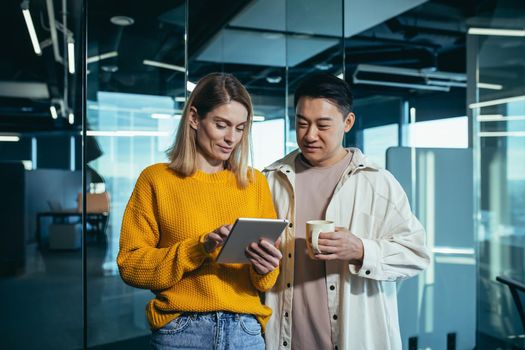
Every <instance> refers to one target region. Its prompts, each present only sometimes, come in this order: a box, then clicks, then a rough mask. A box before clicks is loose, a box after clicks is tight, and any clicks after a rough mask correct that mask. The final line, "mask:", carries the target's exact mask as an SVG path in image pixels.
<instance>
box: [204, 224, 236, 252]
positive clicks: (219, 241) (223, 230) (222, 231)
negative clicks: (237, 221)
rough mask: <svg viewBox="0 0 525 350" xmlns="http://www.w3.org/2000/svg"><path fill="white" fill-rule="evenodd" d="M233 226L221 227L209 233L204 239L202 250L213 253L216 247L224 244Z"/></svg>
mask: <svg viewBox="0 0 525 350" xmlns="http://www.w3.org/2000/svg"><path fill="white" fill-rule="evenodd" d="M232 226H233V225H223V226H221V227H218V228H216V229H215V230H213V232H210V233H208V234H207V235H206V237H205V238H204V249H206V251H207V252H208V253H211V252H213V251H214V250H215V249H217V247H220V246H221V245H223V244H224V241H225V240H226V237H228V235H229V234H230V231H231V229H232Z"/></svg>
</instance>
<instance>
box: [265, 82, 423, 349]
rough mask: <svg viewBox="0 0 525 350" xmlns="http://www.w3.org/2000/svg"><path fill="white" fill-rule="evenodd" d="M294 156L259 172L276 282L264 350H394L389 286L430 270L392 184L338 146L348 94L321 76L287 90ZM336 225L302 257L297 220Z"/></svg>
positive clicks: (348, 114)
mask: <svg viewBox="0 0 525 350" xmlns="http://www.w3.org/2000/svg"><path fill="white" fill-rule="evenodd" d="M294 97H295V100H294V103H295V109H296V133H297V143H298V145H299V150H296V151H294V152H292V153H291V154H289V155H287V156H286V157H285V158H283V159H281V160H279V161H277V162H275V163H274V164H272V165H270V166H269V167H267V168H266V169H265V174H266V176H267V178H268V182H269V184H270V189H271V190H272V193H273V197H274V203H275V207H276V209H277V212H278V216H279V217H286V218H288V219H289V220H290V222H291V224H290V225H289V227H288V229H287V230H286V231H285V233H284V234H283V236H282V239H281V251H282V253H283V259H282V262H281V274H280V276H279V279H278V281H277V283H276V284H275V287H274V288H273V289H272V291H271V292H269V293H267V294H266V304H267V305H268V306H270V307H271V308H272V309H273V315H272V317H271V319H270V322H269V323H268V325H267V328H266V348H267V349H271V350H273V349H351V350H357V349H363V350H369V349H381V350H388V349H396V350H397V349H399V350H400V349H401V339H400V333H399V324H398V315H397V300H396V299H397V298H396V281H399V280H401V279H404V278H408V277H412V276H414V275H416V274H417V273H419V272H420V271H422V270H423V269H424V268H425V267H426V266H427V265H428V263H429V255H428V253H427V250H426V248H425V232H424V229H423V227H422V226H421V224H420V223H419V221H418V220H417V219H416V218H415V217H414V215H413V214H412V212H411V210H410V206H409V203H408V200H407V197H406V195H405V193H404V191H403V189H402V188H401V186H400V185H399V183H398V182H397V181H396V180H395V179H394V177H393V176H392V175H391V174H390V173H389V172H388V171H386V170H384V169H381V168H379V167H378V166H376V165H374V164H373V163H371V162H370V161H368V160H367V159H366V158H365V156H364V155H363V154H362V153H361V151H360V150H359V149H357V148H343V146H342V141H343V137H344V135H345V133H347V132H349V131H350V129H351V128H352V126H353V125H354V121H355V116H354V113H352V93H351V91H350V87H349V86H348V84H346V82H344V81H343V80H341V79H339V78H337V77H335V76H332V75H329V74H315V75H311V76H308V77H306V78H305V79H303V80H302V81H301V82H300V84H299V86H298V88H297V90H296V92H295V96H294ZM314 219H324V220H331V221H333V222H335V225H336V230H335V232H323V233H321V234H320V236H319V248H320V251H321V252H322V253H321V254H316V256H315V259H311V258H310V257H308V254H307V252H306V239H305V231H306V225H305V222H306V221H308V220H314Z"/></svg>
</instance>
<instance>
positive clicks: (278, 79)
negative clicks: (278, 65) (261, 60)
mask: <svg viewBox="0 0 525 350" xmlns="http://www.w3.org/2000/svg"><path fill="white" fill-rule="evenodd" d="M282 79H283V78H281V76H279V75H270V76H267V77H266V81H267V82H269V83H270V84H278V83H280V82H281V80H282Z"/></svg>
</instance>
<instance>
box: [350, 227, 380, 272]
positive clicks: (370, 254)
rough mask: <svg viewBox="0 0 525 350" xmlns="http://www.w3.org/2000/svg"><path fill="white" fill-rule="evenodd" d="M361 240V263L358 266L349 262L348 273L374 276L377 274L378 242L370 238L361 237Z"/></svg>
mask: <svg viewBox="0 0 525 350" xmlns="http://www.w3.org/2000/svg"><path fill="white" fill-rule="evenodd" d="M360 239H361V241H362V242H363V264H362V265H360V266H357V265H353V264H350V265H349V269H350V273H352V274H354V275H358V276H359V277H365V278H374V276H377V275H378V274H379V271H378V270H379V266H380V264H379V259H380V253H381V251H380V249H379V244H378V243H377V242H376V241H374V240H371V239H366V238H361V237H360Z"/></svg>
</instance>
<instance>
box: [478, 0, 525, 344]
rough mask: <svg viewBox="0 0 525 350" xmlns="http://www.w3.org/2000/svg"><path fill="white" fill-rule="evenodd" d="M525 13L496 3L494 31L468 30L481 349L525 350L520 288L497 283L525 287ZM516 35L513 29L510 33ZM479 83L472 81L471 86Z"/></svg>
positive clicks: (508, 4)
mask: <svg viewBox="0 0 525 350" xmlns="http://www.w3.org/2000/svg"><path fill="white" fill-rule="evenodd" d="M524 10H525V7H524V6H523V4H521V3H520V4H517V3H513V2H509V1H498V2H497V4H496V6H495V10H494V13H493V16H492V17H491V24H490V27H489V28H488V30H486V31H484V32H481V33H479V31H476V30H475V28H476V27H481V25H480V24H484V23H483V22H481V23H476V24H475V25H474V26H473V27H474V29H471V30H469V38H468V39H469V42H470V43H471V47H472V55H473V57H475V58H476V64H475V66H474V68H475V69H476V70H477V71H478V76H477V77H476V79H475V81H473V90H475V95H473V96H475V98H472V99H471V100H470V101H469V108H470V110H471V111H472V114H473V118H474V137H475V138H474V140H475V145H474V146H475V147H474V150H475V152H476V153H475V154H476V164H477V167H476V169H475V170H476V171H475V173H474V175H475V177H476V179H477V188H478V192H477V196H476V199H477V206H478V208H477V209H478V213H477V240H478V249H479V265H478V276H479V279H478V284H477V287H478V289H477V290H478V310H479V313H478V325H479V329H478V343H485V344H489V345H487V346H486V347H483V348H486V349H489V348H490V346H493V345H494V344H496V345H498V346H506V347H509V348H510V347H513V348H523V347H525V342H524V336H523V330H524V328H523V327H524V324H523V320H521V319H520V315H519V312H520V311H523V309H522V305H523V304H522V301H521V300H518V301H517V302H516V301H515V300H514V299H513V296H512V294H511V292H513V291H516V293H517V296H518V297H519V294H521V292H520V290H519V289H515V288H514V286H513V287H512V288H509V286H508V285H506V284H504V283H501V282H498V281H497V280H496V278H498V277H503V278H508V279H511V280H512V281H513V282H514V283H518V284H520V283H521V284H523V283H524V282H525V269H524V266H525V257H524V254H523V251H524V248H525V241H524V240H523V237H524V234H525V221H524V218H525V201H524V198H525V176H524V174H525V167H524V164H525V163H524V162H523V159H525V138H524V136H525V61H524V59H523V57H525V56H524V54H525V39H524V38H523V36H522V35H521V36H515V34H516V33H519V32H515V31H514V32H513V31H512V30H510V31H507V32H505V31H504V32H501V29H506V28H509V24H508V22H507V21H506V18H507V16H508V15H509V13H510V11H512V12H514V13H516V14H518V13H519V15H516V16H515V17H514V22H513V25H512V28H513V29H515V28H521V27H523V26H524V25H525V16H524V13H525V12H524ZM509 29H510V28H509ZM473 80H474V79H473Z"/></svg>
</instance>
